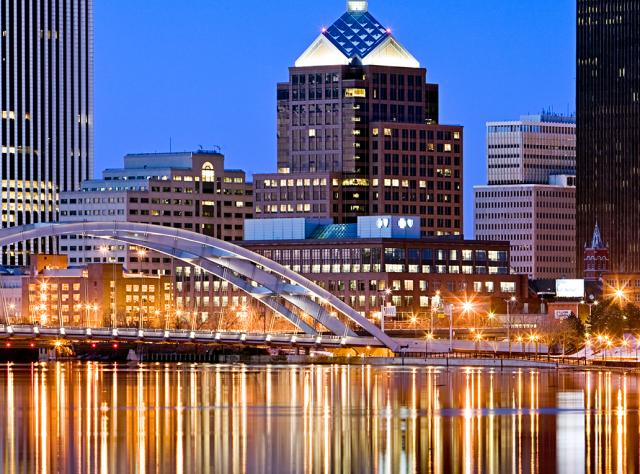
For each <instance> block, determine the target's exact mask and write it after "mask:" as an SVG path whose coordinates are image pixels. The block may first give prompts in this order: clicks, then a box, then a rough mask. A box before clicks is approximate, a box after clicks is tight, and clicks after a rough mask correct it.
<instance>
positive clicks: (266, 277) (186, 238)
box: [0, 222, 401, 352]
mask: <svg viewBox="0 0 640 474" xmlns="http://www.w3.org/2000/svg"><path fill="white" fill-rule="evenodd" d="M62 235H83V236H86V237H95V238H100V239H108V240H113V241H117V242H121V243H124V244H129V245H135V246H138V247H142V248H146V249H148V250H153V251H155V252H158V253H161V254H164V255H166V256H170V257H173V258H175V259H176V260H179V261H182V262H184V263H186V264H189V265H192V266H194V267H197V268H200V269H201V270H202V271H203V272H205V273H207V274H211V275H213V276H215V277H217V278H220V279H221V280H224V281H227V282H229V283H230V284H231V285H233V286H235V287H237V288H238V289H240V290H241V291H243V292H245V293H246V294H248V295H249V296H250V297H251V298H254V299H256V300H258V301H259V302H260V303H261V304H263V305H265V306H266V307H267V308H269V309H271V310H272V311H273V312H274V313H275V314H277V315H279V316H281V317H282V318H285V319H286V320H287V321H289V322H290V323H291V324H293V325H294V326H295V327H296V328H297V329H298V330H300V331H302V332H303V333H304V334H305V335H306V336H308V337H310V338H317V337H320V336H322V332H329V333H331V334H332V335H333V336H334V337H337V338H340V340H341V341H351V343H353V344H357V343H358V341H359V340H362V341H363V342H364V341H367V340H368V341H372V339H371V337H372V338H374V341H372V342H374V343H375V342H377V343H378V344H379V345H381V346H385V347H387V348H388V349H390V350H391V351H393V352H399V351H400V349H401V348H400V345H399V343H398V342H397V341H396V340H394V339H393V338H391V337H389V336H388V335H386V334H385V333H384V332H383V331H381V330H380V328H378V326H376V325H375V324H373V323H372V322H371V321H369V320H368V319H367V318H365V317H363V316H362V315H361V314H360V313H358V312H357V311H356V310H355V309H353V308H352V307H350V306H349V305H347V304H346V303H344V302H343V301H342V300H340V299H339V298H337V297H336V296H335V295H333V294H331V293H330V292H328V291H327V290H325V289H324V288H321V287H320V286H318V285H317V284H315V283H313V282H312V281H310V280H309V279H307V278H305V277H303V276H302V275H299V274H297V273H295V272H293V271H291V270H289V269H288V268H286V267H284V266H282V265H280V264H278V263H276V262H274V261H272V260H269V259H267V258H265V257H263V256H261V255H259V254H257V253H255V252H252V251H250V250H247V249H245V248H243V247H240V246H238V245H235V244H233V243H230V242H226V241H223V240H219V239H215V238H213V237H208V236H205V235H202V234H197V233H194V232H190V231H187V230H182V229H174V228H170V227H163V226H157V225H152V224H139V223H131V222H78V223H47V224H31V225H26V226H21V227H11V228H6V229H0V248H2V247H6V246H9V245H12V244H16V243H18V242H21V241H26V240H35V239H40V238H44V237H59V236H62ZM321 303H322V304H321ZM293 308H295V309H296V310H295V311H294V310H293ZM298 313H302V314H304V315H308V318H302V317H300V316H299V314H298ZM337 315H342V318H343V319H344V320H349V321H351V322H352V323H353V325H354V326H355V327H359V328H361V329H362V330H364V331H365V332H366V333H367V334H368V335H369V336H370V337H360V336H358V334H356V333H355V332H354V331H353V330H352V329H350V328H349V327H348V326H347V325H346V324H345V323H344V322H343V321H342V320H341V319H340V318H339V317H338V316H337ZM310 323H311V324H310ZM312 324H313V325H312ZM318 326H319V327H322V328H325V329H326V331H322V332H321V331H318V330H317V329H315V327H318ZM265 337H266V336H265ZM378 344H376V345H378Z"/></svg>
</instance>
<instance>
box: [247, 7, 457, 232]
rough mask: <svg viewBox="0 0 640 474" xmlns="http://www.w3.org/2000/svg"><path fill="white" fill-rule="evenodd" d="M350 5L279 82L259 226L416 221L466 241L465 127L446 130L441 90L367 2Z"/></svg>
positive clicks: (259, 185)
mask: <svg viewBox="0 0 640 474" xmlns="http://www.w3.org/2000/svg"><path fill="white" fill-rule="evenodd" d="M347 5H348V6H347V12H346V13H344V14H343V15H342V16H341V17H340V18H339V19H338V20H337V21H336V22H335V23H334V24H332V25H331V26H330V27H328V28H323V29H322V31H321V32H320V34H319V36H318V37H317V38H316V40H315V41H314V42H313V43H312V44H311V46H309V48H307V50H306V51H305V52H304V53H303V54H302V55H301V56H300V57H299V58H298V60H297V61H296V62H295V65H294V66H293V67H291V68H290V69H289V81H288V82H286V83H282V84H278V88H277V97H278V101H277V105H278V172H277V173H274V174H260V175H255V176H254V190H255V193H254V194H255V212H254V214H255V216H256V218H268V217H296V216H298V217H331V218H333V219H334V220H335V221H336V222H344V223H350V222H355V221H356V219H357V217H358V216H364V215H378V214H386V215H406V214H412V215H419V216H420V228H421V233H422V235H459V234H462V231H463V219H462V140H463V137H462V127H460V126H451V125H441V124H439V117H438V112H439V106H438V86H437V85H436V84H429V83H427V80H426V77H427V70H426V69H425V68H422V67H420V63H419V62H418V61H417V60H416V59H415V58H414V57H413V56H412V55H411V54H410V53H409V52H408V51H407V50H406V49H405V48H404V47H403V46H402V45H401V44H400V43H399V42H398V40H397V39H396V38H395V37H394V36H393V34H392V32H391V30H390V29H388V28H385V27H384V26H383V25H382V24H381V23H380V22H379V21H377V20H376V19H375V18H374V17H373V16H372V15H371V14H370V13H369V12H368V8H367V7H368V5H367V2H364V1H349V2H347Z"/></svg>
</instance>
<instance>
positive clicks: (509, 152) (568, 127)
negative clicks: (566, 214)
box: [487, 114, 576, 185]
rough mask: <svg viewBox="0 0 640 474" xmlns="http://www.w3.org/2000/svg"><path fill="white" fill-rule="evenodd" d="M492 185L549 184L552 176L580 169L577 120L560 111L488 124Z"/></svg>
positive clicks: (488, 164) (488, 155)
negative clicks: (577, 167)
mask: <svg viewBox="0 0 640 474" xmlns="http://www.w3.org/2000/svg"><path fill="white" fill-rule="evenodd" d="M487 168H488V170H487V171H488V173H487V175H488V180H489V185H493V184H521V183H527V184H547V183H548V181H549V175H552V174H574V173H575V170H576V119H575V117H571V116H562V115H556V114H540V115H523V116H521V117H520V120H518V121H513V122H489V123H488V124H487Z"/></svg>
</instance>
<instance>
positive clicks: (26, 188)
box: [0, 0, 93, 265]
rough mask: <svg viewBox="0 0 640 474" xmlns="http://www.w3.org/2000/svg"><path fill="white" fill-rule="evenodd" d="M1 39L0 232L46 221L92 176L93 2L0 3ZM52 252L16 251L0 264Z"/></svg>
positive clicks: (49, 246)
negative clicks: (62, 196) (62, 195)
mask: <svg viewBox="0 0 640 474" xmlns="http://www.w3.org/2000/svg"><path fill="white" fill-rule="evenodd" d="M0 32H1V35H2V36H0V53H1V55H2V62H1V63H0V113H1V114H2V116H1V123H2V127H1V128H0V145H1V151H2V166H1V168H0V182H1V186H2V187H1V190H0V199H1V201H2V227H10V226H18V225H23V224H33V223H38V222H46V221H53V220H55V219H56V218H57V196H58V193H59V192H62V191H71V190H74V189H79V188H80V183H81V182H82V181H83V180H85V179H88V178H90V177H91V176H92V174H93V13H92V0H46V1H45V0H3V1H2V2H1V8H0ZM53 245H54V242H53V241H52V240H51V239H42V240H41V241H33V242H25V243H21V244H17V245H14V246H11V247H9V248H6V249H3V254H2V259H1V262H2V263H3V264H8V265H24V264H26V257H27V255H28V254H29V253H37V252H47V251H52V250H53Z"/></svg>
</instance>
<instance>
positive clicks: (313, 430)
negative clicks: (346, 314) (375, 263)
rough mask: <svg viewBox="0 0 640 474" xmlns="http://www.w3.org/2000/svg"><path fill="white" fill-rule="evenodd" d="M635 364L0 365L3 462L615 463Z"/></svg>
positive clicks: (396, 468) (633, 430) (252, 468)
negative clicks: (573, 367)
mask: <svg viewBox="0 0 640 474" xmlns="http://www.w3.org/2000/svg"><path fill="white" fill-rule="evenodd" d="M638 388H639V387H638V378H637V377H636V376H629V375H627V376H625V375H622V374H616V373H608V372H591V373H588V372H585V373H583V372H556V371H538V370H509V371H503V372H500V371H492V370H477V369H473V370H472V369H467V370H454V371H446V370H444V369H425V368H415V369H414V368H373V367H367V366H365V367H362V366H352V367H343V366H299V367H291V366H289V367H279V366H270V367H251V366H215V365H179V366H177V365H142V366H134V367H130V366H114V365H100V364H92V363H86V364H79V363H76V364H63V363H58V364H51V365H31V366H17V365H13V366H12V365H4V366H0V415H1V418H0V440H1V443H0V470H1V472H4V473H14V472H37V473H49V472H86V473H93V472H97V473H123V472H158V473H161V472H167V473H173V472H177V473H195V472H198V473H204V472H216V473H218V472H219V473H242V472H257V473H269V472H277V473H287V472H296V473H298V472H307V473H327V474H328V473H336V472H344V473H351V472H362V473H370V472H376V473H389V474H391V473H399V472H409V473H430V472H437V473H471V472H523V473H525V472H527V473H528V472H540V473H547V472H593V473H599V472H611V473H625V472H633V471H638V469H639V466H640V460H639V456H640V450H639V442H640V438H639V434H638V426H640V420H639V413H638V406H639V402H640V391H639V389H638Z"/></svg>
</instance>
